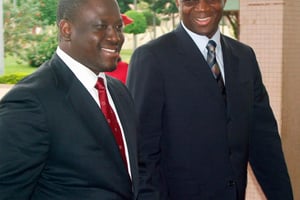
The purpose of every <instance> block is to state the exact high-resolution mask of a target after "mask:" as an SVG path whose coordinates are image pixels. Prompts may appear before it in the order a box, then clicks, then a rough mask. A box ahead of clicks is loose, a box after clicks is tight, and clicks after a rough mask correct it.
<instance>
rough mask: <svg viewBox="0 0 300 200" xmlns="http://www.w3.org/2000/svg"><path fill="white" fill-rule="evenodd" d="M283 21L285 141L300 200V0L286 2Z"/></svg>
mask: <svg viewBox="0 0 300 200" xmlns="http://www.w3.org/2000/svg"><path fill="white" fill-rule="evenodd" d="M283 19H284V23H283V61H282V63H283V70H282V71H283V84H282V88H283V104H282V134H283V138H282V139H283V145H284V151H285V153H286V159H287V162H288V168H289V170H290V175H291V179H292V183H293V187H294V196H295V200H298V199H299V200H300V0H286V2H285V5H284V18H283Z"/></svg>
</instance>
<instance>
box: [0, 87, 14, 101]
mask: <svg viewBox="0 0 300 200" xmlns="http://www.w3.org/2000/svg"><path fill="white" fill-rule="evenodd" d="M12 86H13V85H6V84H0V99H1V98H2V96H4V95H5V94H6V92H8V91H9V90H10V88H12Z"/></svg>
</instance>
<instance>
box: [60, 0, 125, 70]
mask: <svg viewBox="0 0 300 200" xmlns="http://www.w3.org/2000/svg"><path fill="white" fill-rule="evenodd" d="M63 26H64V25H62V27H63ZM66 26H67V27H68V29H67V30H68V31H69V39H68V40H69V41H68V42H67V43H66V44H64V45H63V47H66V48H64V49H63V50H65V51H66V53H68V54H69V55H70V56H71V57H72V58H74V59H75V60H77V61H78V62H80V63H81V64H83V65H85V66H86V67H88V68H89V69H91V70H92V71H93V72H94V73H96V74H98V73H99V72H104V71H112V70H114V69H115V67H116V65H117V60H118V58H119V54H120V50H121V47H122V45H123V42H124V35H123V21H122V18H121V16H120V12H119V7H118V5H117V4H116V2H115V1H113V0H89V1H88V2H87V3H85V4H84V5H83V6H82V7H81V8H80V10H79V11H78V13H77V14H76V17H75V19H74V20H72V21H67V22H66ZM60 30H61V32H62V30H63V28H60Z"/></svg>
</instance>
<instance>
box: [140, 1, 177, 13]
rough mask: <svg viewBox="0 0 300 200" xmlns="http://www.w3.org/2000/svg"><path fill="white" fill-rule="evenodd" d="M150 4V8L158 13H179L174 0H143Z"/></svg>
mask: <svg viewBox="0 0 300 200" xmlns="http://www.w3.org/2000/svg"><path fill="white" fill-rule="evenodd" d="M143 1H144V2H147V3H148V4H149V5H150V7H149V8H150V10H152V11H153V12H155V13H158V14H165V15H170V14H173V13H177V12H178V9H177V6H176V4H175V1H174V0H143Z"/></svg>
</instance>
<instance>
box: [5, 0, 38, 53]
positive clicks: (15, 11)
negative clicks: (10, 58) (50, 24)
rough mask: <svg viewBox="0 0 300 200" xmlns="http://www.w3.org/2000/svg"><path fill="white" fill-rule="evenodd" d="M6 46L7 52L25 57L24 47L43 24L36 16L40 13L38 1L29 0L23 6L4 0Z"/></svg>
mask: <svg viewBox="0 0 300 200" xmlns="http://www.w3.org/2000/svg"><path fill="white" fill-rule="evenodd" d="M3 10H4V12H3V13H4V48H5V53H6V54H8V55H14V56H17V57H20V58H23V55H24V53H25V51H24V49H25V48H26V47H27V46H28V43H30V41H32V40H33V35H32V33H33V32H34V30H35V28H36V27H38V26H41V24H42V23H41V22H39V21H38V20H37V19H36V18H35V17H33V16H36V15H38V14H39V11H38V8H37V3H36V2H35V1H34V0H27V1H26V3H23V4H22V6H14V5H13V4H11V3H7V2H4V5H3Z"/></svg>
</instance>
